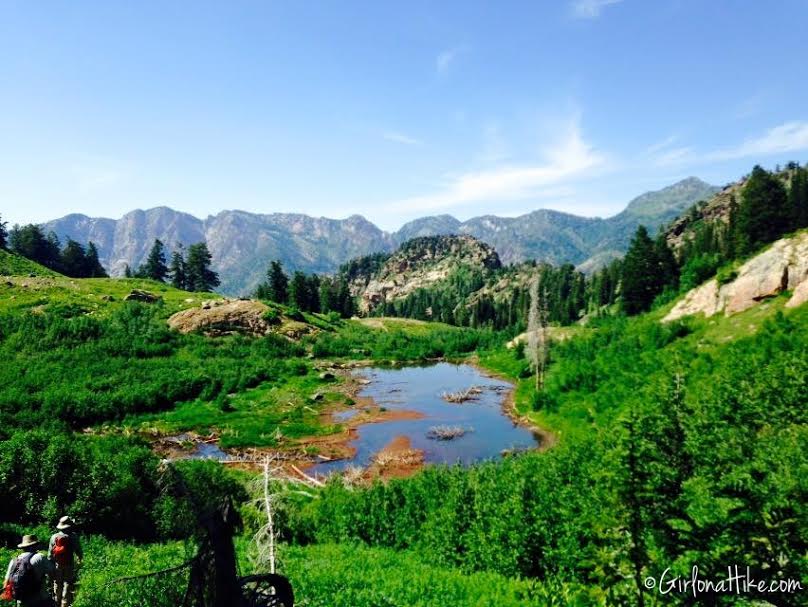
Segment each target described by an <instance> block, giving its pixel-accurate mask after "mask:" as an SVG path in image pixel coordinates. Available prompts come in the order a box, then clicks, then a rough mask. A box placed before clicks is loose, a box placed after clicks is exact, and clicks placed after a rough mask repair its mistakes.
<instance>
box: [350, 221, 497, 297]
mask: <svg viewBox="0 0 808 607" xmlns="http://www.w3.org/2000/svg"><path fill="white" fill-rule="evenodd" d="M463 267H466V268H473V269H477V270H481V271H483V272H485V271H487V270H495V269H498V268H500V267H502V263H501V262H500V260H499V255H497V252H496V251H495V250H494V249H492V248H491V247H490V246H489V245H487V244H485V243H484V242H481V241H479V240H477V239H476V238H472V237H471V236H426V237H422V238H414V239H412V240H409V241H407V242H405V243H404V244H403V245H401V248H400V249H399V250H398V251H396V252H395V253H394V254H393V255H391V256H390V257H389V258H388V259H387V261H385V262H384V264H382V266H381V268H379V269H378V270H377V271H376V272H374V273H373V274H372V275H371V276H369V277H367V276H365V277H361V278H358V279H357V280H355V281H354V282H353V283H352V285H351V290H352V293H353V294H354V295H355V296H358V297H359V309H360V312H363V313H365V312H368V311H370V310H372V309H374V308H375V307H377V306H379V305H382V304H384V303H385V302H388V301H394V300H396V299H401V298H404V297H406V296H407V295H409V294H410V293H412V292H414V291H416V290H417V289H421V288H424V287H428V286H430V285H434V284H435V283H438V282H442V281H444V280H447V279H448V278H449V277H450V276H451V274H452V273H453V272H456V271H457V270H458V269H460V268H463Z"/></svg>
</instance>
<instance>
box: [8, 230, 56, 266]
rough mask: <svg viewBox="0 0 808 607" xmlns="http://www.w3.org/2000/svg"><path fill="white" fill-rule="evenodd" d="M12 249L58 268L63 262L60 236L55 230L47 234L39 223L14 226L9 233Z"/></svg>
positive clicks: (43, 263)
mask: <svg viewBox="0 0 808 607" xmlns="http://www.w3.org/2000/svg"><path fill="white" fill-rule="evenodd" d="M9 245H10V248H11V250H12V251H13V252H14V253H17V254H18V255H22V256H23V257H27V258H28V259H30V260H32V261H35V262H37V263H40V264H42V265H43V266H45V267H48V268H51V269H53V270H58V269H59V266H60V262H61V250H60V247H59V238H58V237H57V236H56V234H55V233H54V232H50V233H49V234H48V235H47V236H45V234H44V233H43V232H42V228H40V227H39V226H38V225H34V224H28V225H25V226H22V227H20V226H14V228H13V229H12V230H11V233H10V234H9Z"/></svg>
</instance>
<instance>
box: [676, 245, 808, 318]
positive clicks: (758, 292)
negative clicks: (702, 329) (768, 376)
mask: <svg viewBox="0 0 808 607" xmlns="http://www.w3.org/2000/svg"><path fill="white" fill-rule="evenodd" d="M787 290H791V291H792V295H791V297H790V298H789V300H788V302H787V303H786V306H787V307H796V306H798V305H801V304H803V303H805V301H806V300H808V232H805V231H803V232H801V233H799V234H797V235H796V236H793V237H791V238H783V239H781V240H778V241H777V242H775V243H774V244H772V245H771V246H770V247H769V248H768V249H766V250H765V251H763V252H762V253H760V254H759V255H756V256H755V257H753V258H752V259H750V260H749V261H747V262H746V263H745V264H743V265H742V266H741V267H740V268H739V269H738V271H737V276H735V278H734V279H733V280H731V281H728V282H726V283H725V284H719V282H718V280H717V279H715V278H713V279H712V280H709V281H707V282H706V283H704V284H703V285H701V286H699V287H696V288H695V289H693V290H691V291H690V292H689V293H688V294H687V295H685V296H684V298H682V299H681V300H680V301H679V302H678V303H677V304H676V305H675V306H674V307H673V309H672V310H671V311H670V312H669V313H668V314H667V316H665V318H664V319H663V320H664V321H671V320H677V319H679V318H682V317H683V316H690V315H693V314H704V315H705V316H712V315H714V314H718V313H724V314H726V315H727V316H729V315H731V314H737V313H738V312H743V311H744V310H747V309H749V308H751V307H752V306H754V305H756V304H757V303H759V302H761V301H763V300H764V299H768V298H771V297H776V296H777V295H779V294H781V293H783V292H784V291H787Z"/></svg>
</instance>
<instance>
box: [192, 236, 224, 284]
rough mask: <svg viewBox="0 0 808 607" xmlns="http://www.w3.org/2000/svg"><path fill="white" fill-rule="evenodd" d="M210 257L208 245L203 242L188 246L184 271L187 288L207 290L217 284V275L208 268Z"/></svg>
mask: <svg viewBox="0 0 808 607" xmlns="http://www.w3.org/2000/svg"><path fill="white" fill-rule="evenodd" d="M212 259H213V258H212V256H211V254H210V251H208V245H207V244H205V243H204V242H198V243H196V244H192V245H191V246H190V247H188V258H187V260H186V262H185V272H186V278H187V283H188V288H189V290H191V291H196V292H207V291H212V290H213V289H214V288H215V287H218V286H219V284H220V283H219V275H218V274H217V273H216V272H214V271H213V270H211V269H210V265H211V261H212Z"/></svg>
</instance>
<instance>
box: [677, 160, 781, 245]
mask: <svg viewBox="0 0 808 607" xmlns="http://www.w3.org/2000/svg"><path fill="white" fill-rule="evenodd" d="M776 175H777V177H778V178H779V179H780V180H782V181H783V183H784V184H786V185H788V184H789V181H790V179H791V175H792V172H791V171H789V170H784V171H780V172H779V173H776ZM746 180H747V177H746V176H744V177H742V178H741V179H739V180H738V181H736V182H734V183H730V184H728V185H726V186H724V187H723V188H721V189H718V188H716V189H717V191H716V192H715V193H714V195H713V196H710V197H707V198H703V199H700V203H701V204H696V205H694V206H692V207H690V208H689V209H686V210H685V211H686V212H683V213H681V215H680V216H678V217H676V218H675V219H674V220H673V221H671V222H670V224H669V225H668V227H667V228H666V230H665V233H666V235H667V239H668V244H669V245H670V246H671V247H672V248H673V249H674V250H678V249H679V247H681V246H682V244H683V243H684V241H685V240H686V239H687V238H688V237H690V236H692V234H693V232H694V230H695V228H696V227H697V226H699V225H701V224H703V223H717V222H720V223H722V224H726V223H727V222H728V221H729V213H730V205H731V203H732V200H733V198H734V199H735V202H736V204H738V203H740V202H741V193H742V191H743V188H744V186H745V185H746Z"/></svg>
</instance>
